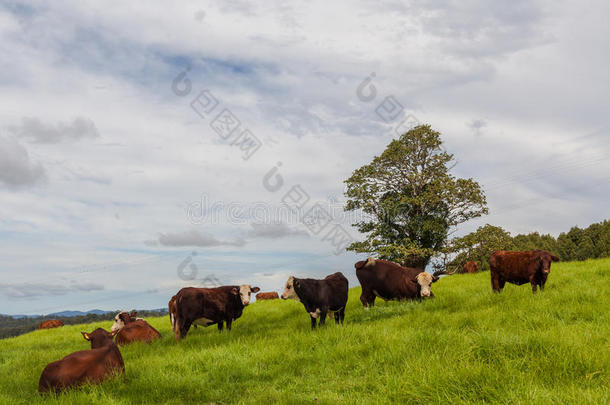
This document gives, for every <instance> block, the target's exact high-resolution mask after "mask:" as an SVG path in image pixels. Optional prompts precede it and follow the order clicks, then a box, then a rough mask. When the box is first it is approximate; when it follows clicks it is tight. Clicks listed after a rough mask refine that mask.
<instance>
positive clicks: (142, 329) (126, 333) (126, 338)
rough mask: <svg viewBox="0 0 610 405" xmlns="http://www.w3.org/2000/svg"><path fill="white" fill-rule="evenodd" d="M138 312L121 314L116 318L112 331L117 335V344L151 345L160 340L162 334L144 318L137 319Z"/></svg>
mask: <svg viewBox="0 0 610 405" xmlns="http://www.w3.org/2000/svg"><path fill="white" fill-rule="evenodd" d="M136 315H137V313H136V311H132V312H131V313H130V314H129V313H127V312H124V311H123V312H119V313H118V314H117V315H116V316H115V317H114V324H113V325H112V328H110V330H111V331H112V332H114V333H116V339H115V341H116V343H117V344H118V345H125V344H128V343H132V342H146V343H150V342H152V341H153V340H155V339H160V338H161V334H160V333H159V332H158V331H157V330H156V329H155V328H153V327H152V326H150V325H149V323H148V322H146V321H145V320H144V319H142V318H136Z"/></svg>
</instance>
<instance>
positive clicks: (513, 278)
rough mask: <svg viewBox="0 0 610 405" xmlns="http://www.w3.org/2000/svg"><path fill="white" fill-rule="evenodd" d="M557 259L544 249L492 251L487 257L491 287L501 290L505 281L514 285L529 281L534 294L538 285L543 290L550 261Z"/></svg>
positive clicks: (549, 270) (557, 259)
mask: <svg viewBox="0 0 610 405" xmlns="http://www.w3.org/2000/svg"><path fill="white" fill-rule="evenodd" d="M558 261H559V257H557V256H555V255H553V254H551V253H549V252H547V251H546V250H528V251H525V252H511V251H505V250H499V251H496V252H493V253H492V254H491V256H490V258H489V267H490V273H491V289H492V290H493V291H494V292H501V291H502V289H503V288H504V284H505V283H506V282H509V283H511V284H516V285H522V284H525V283H530V284H531V285H532V293H534V294H535V293H536V290H537V287H538V286H540V291H542V290H544V285H545V283H546V279H547V277H548V276H549V273H550V272H551V263H552V262H558Z"/></svg>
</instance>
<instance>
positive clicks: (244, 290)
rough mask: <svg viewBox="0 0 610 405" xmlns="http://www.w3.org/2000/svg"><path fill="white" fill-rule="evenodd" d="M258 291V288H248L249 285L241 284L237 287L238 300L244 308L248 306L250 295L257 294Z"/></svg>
mask: <svg viewBox="0 0 610 405" xmlns="http://www.w3.org/2000/svg"><path fill="white" fill-rule="evenodd" d="M259 291H260V288H258V287H250V284H243V285H240V286H239V298H241V303H242V304H244V306H246V305H248V304H250V294H251V293H257V292H259Z"/></svg>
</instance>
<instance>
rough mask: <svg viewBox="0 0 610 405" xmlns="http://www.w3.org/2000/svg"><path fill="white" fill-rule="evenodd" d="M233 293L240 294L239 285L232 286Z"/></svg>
mask: <svg viewBox="0 0 610 405" xmlns="http://www.w3.org/2000/svg"><path fill="white" fill-rule="evenodd" d="M231 294H233V295H238V294H239V288H237V287H233V288H231Z"/></svg>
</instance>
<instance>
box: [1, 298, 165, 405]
mask: <svg viewBox="0 0 610 405" xmlns="http://www.w3.org/2000/svg"><path fill="white" fill-rule="evenodd" d="M137 311H138V316H141V317H144V318H146V317H150V316H164V315H166V314H167V308H157V309H141V310H137ZM117 312H119V310H114V311H103V310H101V309H92V310H90V311H86V312H84V311H60V312H53V313H51V314H48V315H3V314H0V339H3V338H7V337H12V336H18V335H22V334H24V333H28V332H31V331H33V330H35V329H36V328H37V327H38V324H39V323H40V322H42V321H44V320H48V319H60V320H61V321H63V322H64V324H66V325H75V324H80V323H89V322H98V321H106V320H112V319H113V318H114V314H116V313H117ZM0 402H1V401H0Z"/></svg>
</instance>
